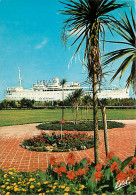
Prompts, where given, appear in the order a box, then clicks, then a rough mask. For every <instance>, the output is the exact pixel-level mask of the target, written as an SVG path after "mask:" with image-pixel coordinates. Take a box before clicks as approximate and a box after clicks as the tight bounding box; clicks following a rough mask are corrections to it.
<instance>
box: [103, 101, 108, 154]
mask: <svg viewBox="0 0 136 195" xmlns="http://www.w3.org/2000/svg"><path fill="white" fill-rule="evenodd" d="M101 110H102V118H103V125H104V143H105V152H106V156H107V154H108V153H109V143H108V130H107V120H106V106H105V105H104V106H102V107H101Z"/></svg>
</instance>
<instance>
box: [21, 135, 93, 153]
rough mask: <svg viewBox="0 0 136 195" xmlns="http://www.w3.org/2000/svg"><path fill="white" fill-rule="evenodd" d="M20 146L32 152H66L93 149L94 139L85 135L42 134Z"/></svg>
mask: <svg viewBox="0 0 136 195" xmlns="http://www.w3.org/2000/svg"><path fill="white" fill-rule="evenodd" d="M20 145H21V146H22V147H24V148H26V149H28V150H34V151H42V152H44V151H52V152H66V151H76V150H85V149H88V148H91V147H94V139H93V137H92V136H88V135H87V134H85V133H74V134H69V133H65V134H63V135H56V134H55V133H52V135H51V136H50V135H48V134H46V133H42V134H41V135H40V136H36V137H33V138H32V139H27V140H24V141H23V142H22V143H21V144H20Z"/></svg>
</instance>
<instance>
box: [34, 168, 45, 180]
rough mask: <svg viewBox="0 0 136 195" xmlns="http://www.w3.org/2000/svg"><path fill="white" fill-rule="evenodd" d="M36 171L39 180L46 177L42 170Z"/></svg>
mask: <svg viewBox="0 0 136 195" xmlns="http://www.w3.org/2000/svg"><path fill="white" fill-rule="evenodd" d="M36 173H37V174H39V177H40V179H41V180H45V179H46V176H47V174H46V173H45V172H44V171H41V170H37V171H36Z"/></svg>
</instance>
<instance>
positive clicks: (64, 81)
mask: <svg viewBox="0 0 136 195" xmlns="http://www.w3.org/2000/svg"><path fill="white" fill-rule="evenodd" d="M66 82H67V80H66V79H62V80H61V81H60V84H61V86H62V102H63V106H62V121H63V120H64V85H65V83H66Z"/></svg>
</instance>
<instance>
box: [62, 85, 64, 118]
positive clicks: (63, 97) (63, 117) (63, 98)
mask: <svg viewBox="0 0 136 195" xmlns="http://www.w3.org/2000/svg"><path fill="white" fill-rule="evenodd" d="M62 104H63V105H62V121H64V86H63V87H62Z"/></svg>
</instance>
